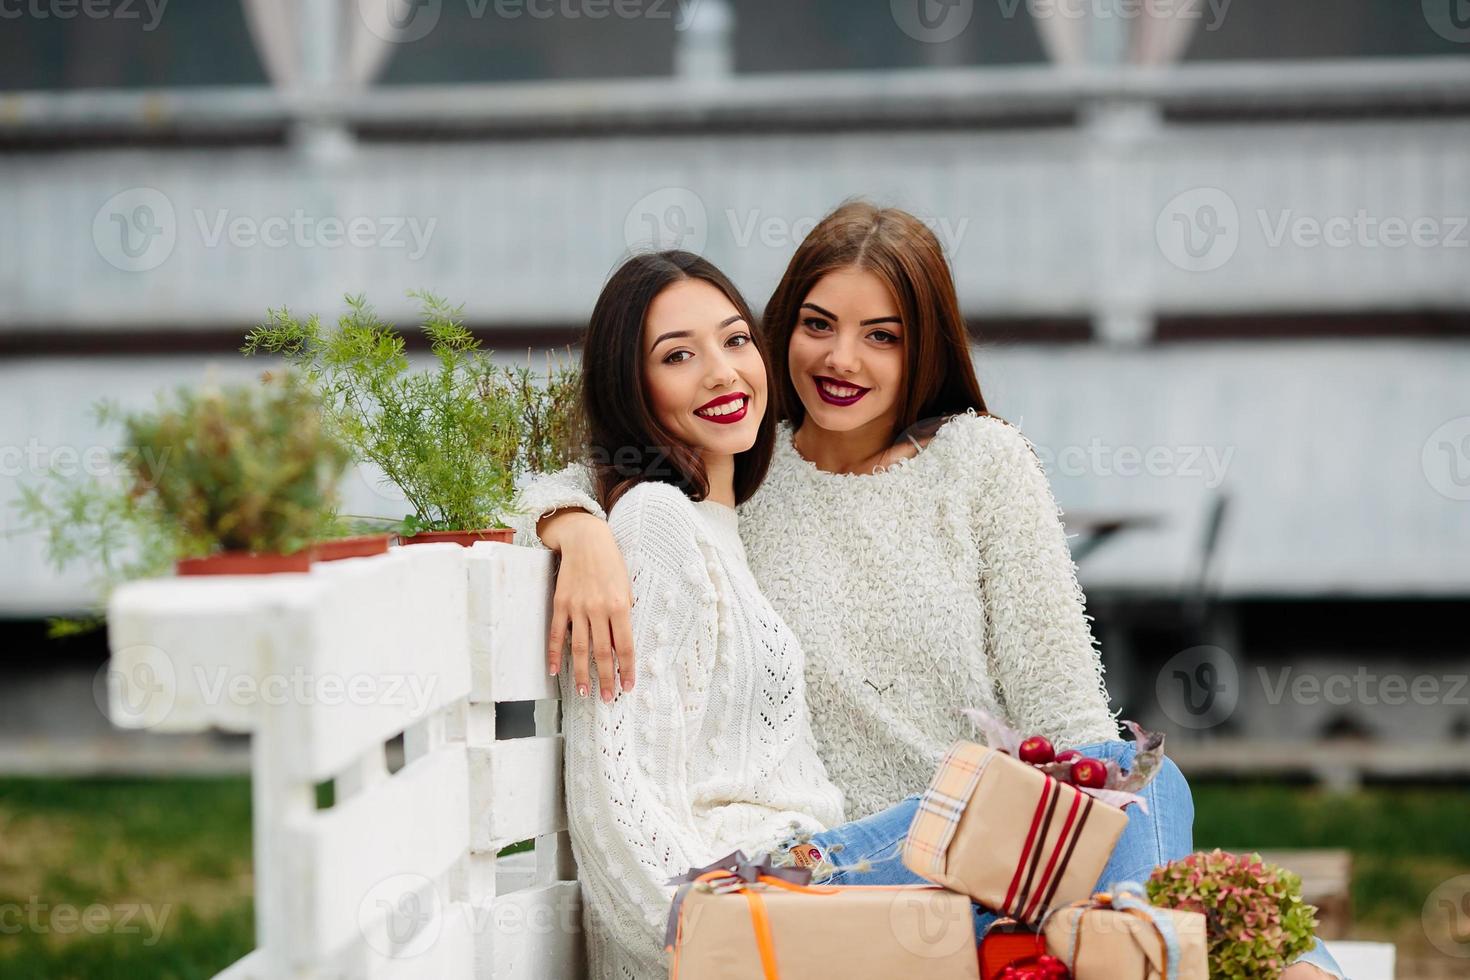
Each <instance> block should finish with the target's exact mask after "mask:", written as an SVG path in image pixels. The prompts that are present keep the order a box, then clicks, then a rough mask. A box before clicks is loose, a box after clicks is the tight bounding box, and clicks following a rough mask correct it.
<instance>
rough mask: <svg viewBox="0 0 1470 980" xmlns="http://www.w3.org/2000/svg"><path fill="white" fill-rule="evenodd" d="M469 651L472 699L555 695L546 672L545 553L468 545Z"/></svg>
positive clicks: (547, 570) (547, 597)
mask: <svg viewBox="0 0 1470 980" xmlns="http://www.w3.org/2000/svg"><path fill="white" fill-rule="evenodd" d="M469 590H470V595H469V600H470V656H471V659H472V662H473V668H474V693H473V694H472V695H471V697H472V699H473V700H474V701H477V702H490V701H535V700H541V699H546V698H555V697H557V696H558V690H557V686H556V683H555V680H554V678H552V677H551V676H550V675H548V674H547V673H546V633H547V629H548V626H549V623H550V620H551V599H552V578H551V553H550V552H549V551H541V550H539V549H535V548H521V547H517V546H515V545H508V544H498V543H489V542H485V543H481V544H477V545H475V546H474V547H473V548H471V549H470V556H469Z"/></svg>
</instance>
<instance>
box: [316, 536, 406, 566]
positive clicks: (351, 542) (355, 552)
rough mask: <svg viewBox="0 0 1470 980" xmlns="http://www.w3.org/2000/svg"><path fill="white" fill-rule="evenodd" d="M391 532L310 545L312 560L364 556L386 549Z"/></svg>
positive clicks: (334, 559) (334, 539)
mask: <svg viewBox="0 0 1470 980" xmlns="http://www.w3.org/2000/svg"><path fill="white" fill-rule="evenodd" d="M392 538H393V535H391V534H359V535H357V536H355V537H351V538H332V539H330V540H327V541H318V542H316V543H315V544H313V545H312V546H311V560H312V561H339V560H341V559H343V558H366V557H368V556H370V555H381V554H383V553H384V552H386V551H387V550H388V542H389V541H390V540H391V539H392Z"/></svg>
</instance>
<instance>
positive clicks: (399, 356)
mask: <svg viewBox="0 0 1470 980" xmlns="http://www.w3.org/2000/svg"><path fill="white" fill-rule="evenodd" d="M409 295H411V296H413V297H414V298H416V299H417V300H419V302H420V303H421V305H422V310H423V324H422V327H421V330H422V331H423V334H424V336H425V337H426V338H427V339H428V341H429V349H430V351H431V353H432V354H433V356H434V358H435V360H436V361H437V365H436V366H435V367H434V368H433V369H431V370H428V371H416V370H413V369H412V368H411V366H410V364H409V359H408V357H407V355H406V353H405V343H404V339H403V335H402V334H400V333H399V332H398V330H397V329H395V328H394V327H393V326H392V325H390V324H387V323H384V322H383V321H382V320H381V319H379V318H378V316H377V314H376V313H374V311H373V309H372V307H370V306H369V305H368V304H367V302H366V301H365V300H364V299H363V297H361V296H349V297H347V306H348V309H347V312H346V313H345V314H343V316H342V317H341V318H340V320H339V321H338V324H337V326H336V328H335V329H331V330H328V329H324V328H323V327H322V324H321V321H320V319H319V318H318V317H316V316H310V317H308V318H306V319H301V318H299V317H297V316H295V315H293V314H292V313H291V312H290V311H289V310H286V309H279V310H271V311H269V319H268V321H267V322H266V323H263V324H261V325H260V326H258V327H256V328H255V329H254V330H252V331H251V332H250V333H249V335H248V336H247V337H246V341H245V346H244V347H243V348H242V350H243V351H244V353H245V354H247V355H253V354H258V353H268V354H277V355H280V356H282V357H284V358H285V359H286V360H287V362H288V363H290V364H291V365H293V366H294V367H295V368H297V369H299V370H300V371H301V372H302V373H303V374H304V375H305V377H306V378H307V379H308V381H309V383H310V384H311V385H312V386H313V387H314V388H315V389H316V391H317V393H318V394H319V396H320V398H321V400H322V404H323V406H324V411H325V414H326V417H327V420H328V424H329V425H330V426H331V428H332V430H333V431H334V433H335V434H336V435H337V436H338V437H339V438H340V439H341V440H342V441H343V442H344V443H345V444H346V445H348V446H349V447H351V449H352V451H353V453H354V454H355V455H356V457H357V458H358V459H359V460H361V461H366V462H370V463H372V464H374V465H376V466H377V467H378V469H380V470H381V471H382V473H383V475H384V478H385V479H386V480H387V481H388V482H389V483H392V484H393V485H394V486H396V487H398V489H399V490H400V491H401V492H402V493H403V495H404V497H405V498H406V499H407V500H408V502H409V504H410V505H411V506H412V507H413V510H414V512H413V513H412V514H410V515H408V516H406V517H405V518H404V521H403V525H402V530H403V531H404V532H406V533H412V532H415V531H426V530H437V531H467V530H478V529H480V528H485V527H492V526H496V525H499V524H501V523H502V522H503V515H504V514H505V513H506V511H507V510H508V509H509V508H510V504H511V500H512V498H513V496H514V494H515V481H516V478H517V477H518V476H520V475H521V474H522V473H524V472H526V471H527V470H540V471H545V470H551V469H555V468H559V467H560V466H563V465H565V464H566V463H567V462H569V461H570V460H571V459H572V458H573V457H574V456H575V454H576V449H577V447H578V445H579V440H578V436H577V423H576V419H577V409H576V392H577V387H578V374H577V372H576V371H575V370H574V369H572V368H570V367H569V366H567V365H564V364H549V365H548V368H547V372H546V376H545V377H544V378H537V377H536V376H535V375H534V374H533V372H532V371H531V370H530V368H528V367H525V368H511V367H504V366H500V365H497V364H496V363H495V362H494V361H493V360H492V358H491V356H490V354H489V353H488V352H486V351H482V350H481V349H480V344H479V341H478V340H476V339H475V337H474V335H473V334H471V333H470V331H469V330H467V329H466V328H465V326H464V320H463V307H451V306H449V305H448V304H447V303H445V301H444V300H442V299H440V298H439V297H437V296H434V295H432V294H430V293H423V292H415V293H410V294H409Z"/></svg>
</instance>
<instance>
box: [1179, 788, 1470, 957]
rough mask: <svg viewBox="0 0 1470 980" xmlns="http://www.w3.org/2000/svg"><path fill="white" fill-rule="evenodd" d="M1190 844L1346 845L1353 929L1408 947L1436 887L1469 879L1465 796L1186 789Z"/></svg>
mask: <svg viewBox="0 0 1470 980" xmlns="http://www.w3.org/2000/svg"><path fill="white" fill-rule="evenodd" d="M1193 789H1194V797H1195V824H1194V840H1195V846H1196V847H1198V848H1200V849H1203V850H1208V849H1210V848H1214V847H1225V848H1230V847H1234V848H1244V847H1251V848H1260V849H1266V848H1277V849H1294V848H1318V847H1322V848H1325V847H1333V848H1347V849H1348V850H1350V851H1352V853H1353V894H1352V901H1353V920H1354V924H1355V928H1354V931H1355V933H1357V934H1359V935H1360V936H1361V937H1363V938H1374V939H1387V940H1391V941H1394V942H1397V943H1399V944H1400V945H1401V946H1404V947H1405V948H1406V949H1408V950H1414V949H1416V948H1422V947H1423V946H1424V945H1425V943H1426V940H1425V938H1424V933H1423V928H1422V925H1421V921H1420V912H1421V910H1422V908H1423V906H1424V902H1425V900H1426V899H1427V898H1428V897H1429V893H1430V892H1432V891H1433V890H1434V888H1435V887H1436V886H1437V885H1439V884H1440V883H1441V882H1443V881H1445V880H1447V879H1449V878H1452V877H1455V876H1456V875H1461V874H1466V873H1467V872H1470V792H1467V791H1466V790H1464V789H1461V788H1456V787H1452V786H1446V787H1437V788H1407V787H1406V788H1397V787H1395V788H1389V787H1373V788H1370V789H1368V790H1366V791H1363V792H1359V793H1354V794H1352V795H1349V796H1337V795H1333V794H1331V793H1328V792H1326V791H1323V790H1317V789H1308V788H1304V787H1297V786H1278V785H1269V786H1252V785H1243V786H1237V785H1221V784H1216V785H1203V786H1198V785H1197V786H1194V787H1193Z"/></svg>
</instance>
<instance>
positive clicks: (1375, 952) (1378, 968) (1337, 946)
mask: <svg viewBox="0 0 1470 980" xmlns="http://www.w3.org/2000/svg"><path fill="white" fill-rule="evenodd" d="M1323 945H1325V946H1326V947H1327V951H1328V952H1329V953H1331V954H1332V958H1333V959H1335V960H1337V965H1338V966H1340V967H1342V970H1343V973H1344V974H1346V976H1347V977H1348V980H1393V971H1394V959H1395V954H1396V950H1395V949H1394V947H1393V946H1392V945H1390V944H1388V943H1350V942H1331V943H1324V944H1323Z"/></svg>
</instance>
